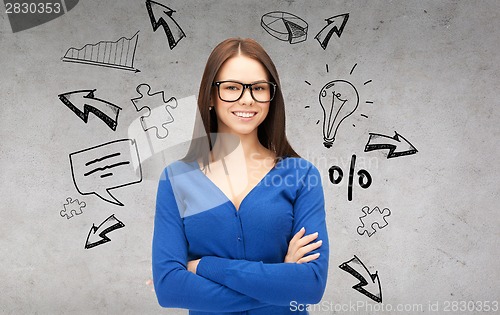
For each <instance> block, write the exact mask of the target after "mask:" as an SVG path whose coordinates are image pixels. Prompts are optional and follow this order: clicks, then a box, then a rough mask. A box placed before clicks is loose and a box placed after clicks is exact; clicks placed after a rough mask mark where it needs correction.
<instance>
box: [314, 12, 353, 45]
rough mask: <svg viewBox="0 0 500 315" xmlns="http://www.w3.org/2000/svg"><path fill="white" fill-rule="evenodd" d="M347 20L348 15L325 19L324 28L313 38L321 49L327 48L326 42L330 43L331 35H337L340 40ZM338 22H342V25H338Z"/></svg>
mask: <svg viewBox="0 0 500 315" xmlns="http://www.w3.org/2000/svg"><path fill="white" fill-rule="evenodd" d="M348 19H349V13H345V14H339V15H336V16H332V17H331V18H328V19H326V22H327V24H326V26H325V27H323V29H321V31H319V33H318V34H317V35H316V36H314V38H316V40H317V41H318V42H319V44H320V45H321V47H322V48H323V49H326V47H327V46H328V42H329V41H330V38H331V37H332V35H333V33H335V34H337V36H338V37H339V38H340V35H342V32H343V31H344V27H345V25H346V23H347V20H348ZM340 20H342V23H340ZM339 25H340V27H339Z"/></svg>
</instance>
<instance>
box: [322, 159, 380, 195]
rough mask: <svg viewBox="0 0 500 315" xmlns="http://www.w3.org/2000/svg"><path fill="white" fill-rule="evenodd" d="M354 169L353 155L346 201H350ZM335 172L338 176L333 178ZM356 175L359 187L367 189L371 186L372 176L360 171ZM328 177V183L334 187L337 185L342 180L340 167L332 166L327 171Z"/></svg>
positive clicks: (342, 173) (354, 160)
mask: <svg viewBox="0 0 500 315" xmlns="http://www.w3.org/2000/svg"><path fill="white" fill-rule="evenodd" d="M355 167H356V155H355V154H353V155H352V157H351V167H350V168H349V180H348V183H347V200H349V201H352V186H353V185H354V168H355ZM335 172H337V173H338V176H337V177H335ZM357 174H358V176H359V177H358V184H359V187H361V188H363V189H367V188H368V187H370V185H371V184H372V176H371V175H370V173H368V171H367V170H364V169H361V170H359V171H358V172H357ZM328 176H329V178H330V182H331V183H332V184H334V185H337V184H339V183H340V182H341V181H342V178H344V172H343V171H342V168H341V167H340V166H337V165H334V166H332V167H330V169H328Z"/></svg>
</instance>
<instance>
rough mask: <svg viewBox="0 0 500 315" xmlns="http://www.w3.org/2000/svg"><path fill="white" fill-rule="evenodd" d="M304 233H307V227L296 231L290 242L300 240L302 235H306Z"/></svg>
mask: <svg viewBox="0 0 500 315" xmlns="http://www.w3.org/2000/svg"><path fill="white" fill-rule="evenodd" d="M304 233H306V229H305V228H301V229H300V230H299V231H298V232H297V233H295V235H294V236H293V237H292V239H291V240H290V243H291V242H296V241H298V240H300V238H301V237H302V236H304Z"/></svg>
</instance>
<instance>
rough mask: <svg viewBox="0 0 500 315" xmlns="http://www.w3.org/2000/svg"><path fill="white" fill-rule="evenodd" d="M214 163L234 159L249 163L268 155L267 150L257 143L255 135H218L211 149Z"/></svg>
mask: <svg viewBox="0 0 500 315" xmlns="http://www.w3.org/2000/svg"><path fill="white" fill-rule="evenodd" d="M211 153H212V159H213V160H214V161H217V160H220V159H223V158H224V159H227V158H231V157H235V158H238V159H241V158H242V157H243V158H244V159H245V161H250V160H252V159H255V158H256V157H257V158H258V157H262V156H266V155H269V150H267V149H266V148H265V147H264V146H263V145H262V144H261V143H260V141H259V139H258V137H257V133H251V134H247V135H235V134H231V133H219V134H217V139H216V141H215V144H214V146H213V149H212V152H211Z"/></svg>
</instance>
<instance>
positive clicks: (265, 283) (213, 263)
mask: <svg viewBox="0 0 500 315" xmlns="http://www.w3.org/2000/svg"><path fill="white" fill-rule="evenodd" d="M303 179H304V180H303V186H302V187H301V188H300V190H299V192H298V194H297V196H296V199H295V202H294V223H293V235H295V233H297V232H298V231H299V230H300V228H301V227H305V229H306V233H307V234H310V233H314V232H316V231H317V232H318V238H317V240H323V244H322V245H321V247H320V248H319V249H317V250H315V251H313V252H311V254H312V253H316V252H319V253H320V256H319V258H318V259H316V260H313V261H311V262H308V263H303V264H297V263H275V264H268V263H263V262H257V261H247V260H232V259H227V258H220V257H214V256H206V257H203V258H202V259H201V260H200V263H199V264H198V267H197V271H196V273H197V274H199V275H201V276H203V277H205V278H207V279H209V280H212V281H214V282H216V283H219V284H222V285H224V286H227V287H228V288H231V289H233V290H235V291H237V292H240V293H242V294H245V295H247V296H249V297H252V298H255V299H257V300H259V301H262V302H266V303H269V304H274V305H289V304H290V302H291V301H297V302H298V303H308V304H316V303H319V302H320V301H321V298H322V296H323V293H324V290H325V287H326V280H327V275H328V258H329V242H328V234H327V229H326V223H325V207H324V195H323V188H322V185H321V177H320V175H319V172H318V170H317V169H316V168H315V167H314V166H312V165H311V167H310V168H309V170H308V172H307V174H306V175H305V176H304V178H303Z"/></svg>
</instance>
